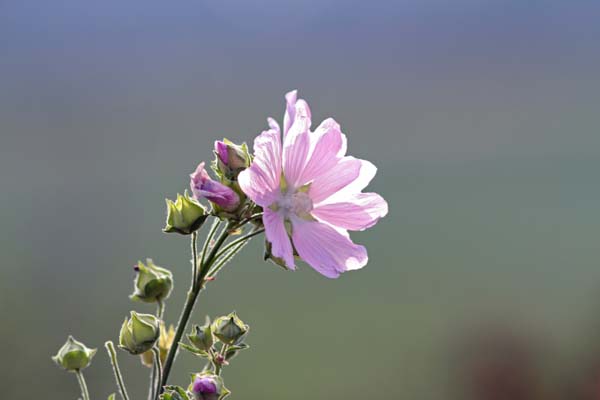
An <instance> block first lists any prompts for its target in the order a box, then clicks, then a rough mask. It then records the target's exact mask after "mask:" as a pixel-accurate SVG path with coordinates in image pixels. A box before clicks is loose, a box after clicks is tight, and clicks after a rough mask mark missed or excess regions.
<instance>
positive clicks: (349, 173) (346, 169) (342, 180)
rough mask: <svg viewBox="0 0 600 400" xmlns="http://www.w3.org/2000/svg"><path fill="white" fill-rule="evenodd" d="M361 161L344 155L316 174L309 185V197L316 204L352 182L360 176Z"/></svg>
mask: <svg viewBox="0 0 600 400" xmlns="http://www.w3.org/2000/svg"><path fill="white" fill-rule="evenodd" d="M361 166H362V162H361V160H358V159H356V158H354V157H344V158H342V159H341V160H340V161H339V162H338V163H337V164H335V165H334V166H333V167H331V168H330V169H329V170H328V171H325V172H324V173H323V174H321V175H319V176H317V177H316V178H315V180H314V181H313V183H312V184H311V185H310V189H309V192H308V195H309V197H310V198H311V200H312V201H313V203H314V204H315V205H316V204H318V203H320V202H322V201H323V200H325V199H327V198H328V197H330V196H332V195H334V194H336V193H337V192H338V191H339V190H341V189H343V188H344V187H346V186H348V185H349V184H351V183H352V182H354V181H355V180H356V179H357V178H358V177H359V176H360V170H361Z"/></svg>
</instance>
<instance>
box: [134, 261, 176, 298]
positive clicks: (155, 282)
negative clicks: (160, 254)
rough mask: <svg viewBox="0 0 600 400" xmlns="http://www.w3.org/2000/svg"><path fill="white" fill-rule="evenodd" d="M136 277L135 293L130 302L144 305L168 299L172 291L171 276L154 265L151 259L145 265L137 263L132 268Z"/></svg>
mask: <svg viewBox="0 0 600 400" xmlns="http://www.w3.org/2000/svg"><path fill="white" fill-rule="evenodd" d="M134 269H135V270H136V272H137V275H136V277H135V280H134V282H133V283H134V285H135V291H134V292H133V294H132V295H131V296H129V297H130V298H131V299H132V300H139V301H143V302H145V303H153V302H157V301H162V300H164V299H166V298H167V297H169V295H170V294H171V289H173V274H172V273H171V271H169V270H168V269H165V268H161V267H159V266H158V265H155V264H154V263H153V262H152V260H151V259H149V258H148V259H146V264H145V265H144V263H142V262H141V261H139V262H138V263H137V265H136V266H135V267H134Z"/></svg>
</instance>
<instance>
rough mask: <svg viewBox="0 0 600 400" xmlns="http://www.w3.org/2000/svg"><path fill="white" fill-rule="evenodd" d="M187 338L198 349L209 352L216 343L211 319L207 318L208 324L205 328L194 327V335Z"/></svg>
mask: <svg viewBox="0 0 600 400" xmlns="http://www.w3.org/2000/svg"><path fill="white" fill-rule="evenodd" d="M187 338H188V340H189V341H190V343H191V344H192V345H194V347H196V348H197V349H199V350H203V351H209V350H210V348H211V347H212V345H213V344H214V342H215V341H214V338H213V333H212V327H211V325H210V319H209V318H208V317H206V324H205V325H204V326H198V325H194V326H193V327H192V333H191V334H189V335H187Z"/></svg>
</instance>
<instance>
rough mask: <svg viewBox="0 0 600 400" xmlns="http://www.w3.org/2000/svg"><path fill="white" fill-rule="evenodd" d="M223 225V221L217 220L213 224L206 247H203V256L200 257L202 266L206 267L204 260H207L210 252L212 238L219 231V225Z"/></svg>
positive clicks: (207, 236) (205, 243) (207, 237)
mask: <svg viewBox="0 0 600 400" xmlns="http://www.w3.org/2000/svg"><path fill="white" fill-rule="evenodd" d="M220 224H221V221H219V220H218V219H215V222H213V224H212V226H211V228H210V231H208V235H206V240H205V241H204V246H202V254H201V256H200V258H201V259H200V265H204V259H205V258H206V252H207V251H208V247H209V246H210V242H211V241H212V238H213V237H214V236H215V233H216V232H217V229H219V225H220Z"/></svg>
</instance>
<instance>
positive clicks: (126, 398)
mask: <svg viewBox="0 0 600 400" xmlns="http://www.w3.org/2000/svg"><path fill="white" fill-rule="evenodd" d="M104 347H106V350H107V351H108V356H109V357H110V363H111V364H112V367H113V372H114V375H115V379H116V381H117V385H118V386H119V391H120V392H121V397H122V398H123V400H129V395H127V389H126V388H125V382H123V375H121V370H120V369H119V362H118V361H117V353H116V351H115V345H114V344H113V342H111V341H110V340H109V341H108V342H106V343H104Z"/></svg>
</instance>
